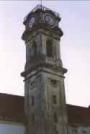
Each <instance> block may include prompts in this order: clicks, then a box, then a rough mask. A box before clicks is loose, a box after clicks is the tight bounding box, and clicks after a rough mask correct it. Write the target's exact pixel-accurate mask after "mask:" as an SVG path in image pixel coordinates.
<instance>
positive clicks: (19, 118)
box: [0, 93, 90, 126]
mask: <svg viewBox="0 0 90 134" xmlns="http://www.w3.org/2000/svg"><path fill="white" fill-rule="evenodd" d="M66 108H67V116H68V124H69V125H71V126H81V125H82V126H83V125H84V126H85V125H86V126H90V108H85V107H80V106H73V105H69V104H67V105H66ZM0 120H6V121H14V122H21V123H24V122H25V114H24V97H22V96H16V95H9V94H2V93H0Z"/></svg>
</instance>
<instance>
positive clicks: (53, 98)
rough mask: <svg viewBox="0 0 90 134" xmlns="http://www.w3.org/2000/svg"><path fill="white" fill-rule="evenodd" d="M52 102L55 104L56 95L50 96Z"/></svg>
mask: <svg viewBox="0 0 90 134" xmlns="http://www.w3.org/2000/svg"><path fill="white" fill-rule="evenodd" d="M52 102H53V104H57V97H56V95H53V96H52Z"/></svg>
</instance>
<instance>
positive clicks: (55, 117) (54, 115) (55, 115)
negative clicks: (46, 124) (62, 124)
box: [53, 112, 58, 123]
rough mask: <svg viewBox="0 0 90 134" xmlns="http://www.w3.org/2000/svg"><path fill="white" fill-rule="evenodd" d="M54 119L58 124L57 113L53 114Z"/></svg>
mask: <svg viewBox="0 0 90 134" xmlns="http://www.w3.org/2000/svg"><path fill="white" fill-rule="evenodd" d="M53 118H54V122H55V123H57V122H58V118H57V114H56V112H55V113H54V114H53Z"/></svg>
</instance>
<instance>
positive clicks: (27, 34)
mask: <svg viewBox="0 0 90 134" xmlns="http://www.w3.org/2000/svg"><path fill="white" fill-rule="evenodd" d="M60 20H61V19H60V17H59V15H58V13H56V12H54V11H52V10H50V9H48V8H46V7H43V6H40V5H38V6H36V7H35V8H34V9H33V10H32V11H31V12H30V13H29V14H28V15H27V16H26V17H25V20H24V25H25V31H24V33H23V35H22V39H23V40H24V41H25V44H26V65H25V71H24V72H23V73H22V76H23V77H24V78H25V113H26V119H27V123H26V134H67V115H66V108H65V89H64V73H66V71H67V70H66V69H65V68H63V65H62V61H61V55H60V45H59V44H60V39H61V36H62V35H63V32H62V30H61V29H60V28H59V21H60Z"/></svg>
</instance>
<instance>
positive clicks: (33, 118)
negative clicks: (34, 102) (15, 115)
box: [31, 113, 35, 122]
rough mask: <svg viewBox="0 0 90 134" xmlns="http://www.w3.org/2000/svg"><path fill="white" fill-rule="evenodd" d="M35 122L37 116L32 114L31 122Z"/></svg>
mask: <svg viewBox="0 0 90 134" xmlns="http://www.w3.org/2000/svg"><path fill="white" fill-rule="evenodd" d="M34 121H35V114H34V113H32V115H31V122H34Z"/></svg>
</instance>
